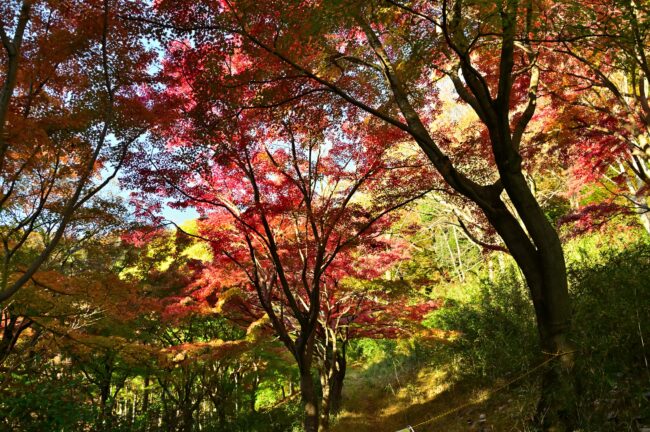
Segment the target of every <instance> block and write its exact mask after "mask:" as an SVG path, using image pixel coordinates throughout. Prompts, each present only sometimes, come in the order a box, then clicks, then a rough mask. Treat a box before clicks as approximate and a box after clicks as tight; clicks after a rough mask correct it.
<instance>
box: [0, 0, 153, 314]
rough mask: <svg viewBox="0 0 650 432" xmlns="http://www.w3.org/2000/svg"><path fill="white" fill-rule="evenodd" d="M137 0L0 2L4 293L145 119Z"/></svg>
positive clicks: (89, 196)
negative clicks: (130, 19)
mask: <svg viewBox="0 0 650 432" xmlns="http://www.w3.org/2000/svg"><path fill="white" fill-rule="evenodd" d="M136 10H137V6H136V5H135V4H134V3H129V2H121V1H113V0H103V1H99V0H98V1H73V2H53V1H38V0H24V1H9V2H3V4H2V5H1V6H0V40H1V42H2V47H3V49H2V50H0V62H1V63H2V64H3V67H2V70H1V72H0V83H1V85H2V87H1V88H0V176H1V178H0V187H1V189H0V239H1V240H2V263H1V264H0V301H6V300H7V299H9V298H10V297H11V296H13V295H14V294H15V293H16V292H17V291H18V290H19V289H20V288H21V287H23V286H24V285H25V284H26V283H27V282H28V281H29V280H30V279H31V278H32V276H34V274H35V273H36V272H37V271H38V270H39V269H40V268H41V267H42V266H43V265H46V264H47V263H48V260H49V259H50V257H51V255H52V253H54V252H55V250H56V248H57V245H58V244H59V243H60V241H61V240H62V239H63V238H64V237H66V236H69V235H74V233H73V232H71V231H70V230H69V229H68V228H69V227H70V226H71V225H73V224H74V222H75V221H76V220H79V219H83V218H84V217H85V216H84V215H83V214H82V213H84V212H86V211H87V209H89V208H91V207H92V208H100V207H101V206H102V200H101V199H98V193H99V192H100V191H101V190H102V189H104V188H105V187H106V186H107V185H108V183H109V182H110V181H111V180H112V179H113V178H114V177H115V175H116V173H117V171H118V170H119V169H120V167H121V165H122V164H123V161H124V158H125V156H126V154H127V149H128V148H129V147H130V146H131V144H133V143H134V142H135V141H136V140H137V139H138V138H139V137H140V136H142V134H143V133H144V132H145V131H146V129H147V127H148V124H149V123H150V122H151V117H150V115H149V111H150V106H149V105H147V103H146V101H145V99H144V97H143V96H144V95H143V93H142V90H141V88H140V86H141V85H142V84H144V83H145V82H149V81H150V78H149V75H148V72H147V67H148V65H149V64H150V62H151V60H152V54H151V53H150V52H148V51H147V50H146V49H145V48H144V46H143V35H142V33H141V31H140V29H139V28H138V27H137V26H133V25H129V23H125V22H124V21H121V20H119V19H118V18H117V17H118V15H121V14H124V13H128V12H135V11H136Z"/></svg>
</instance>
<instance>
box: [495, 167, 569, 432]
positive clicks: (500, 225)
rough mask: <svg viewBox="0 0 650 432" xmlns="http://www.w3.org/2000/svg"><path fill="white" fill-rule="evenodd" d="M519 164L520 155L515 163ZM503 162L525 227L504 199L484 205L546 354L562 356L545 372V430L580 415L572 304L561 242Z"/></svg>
mask: <svg viewBox="0 0 650 432" xmlns="http://www.w3.org/2000/svg"><path fill="white" fill-rule="evenodd" d="M518 164H520V159H519V162H518V163H517V164H515V165H518ZM499 168H500V174H501V178H502V180H503V184H504V186H505V190H506V191H507V193H508V195H509V197H510V199H511V200H512V202H513V204H514V206H515V208H516V209H517V213H518V215H519V216H520V217H521V219H522V221H523V224H524V226H525V227H526V231H524V230H523V229H522V228H521V225H520V224H519V222H518V221H517V220H516V219H515V218H514V216H513V215H512V214H511V213H510V212H509V211H507V208H506V207H505V204H504V203H503V202H502V201H501V200H500V199H497V200H496V201H494V202H493V205H492V207H491V208H484V211H485V213H486V215H487V217H488V219H489V220H490V222H491V223H492V224H493V226H494V227H495V229H496V230H497V232H498V233H499V235H500V236H501V237H502V238H503V240H504V242H505V243H506V246H507V247H508V250H510V252H511V254H512V256H513V258H514V259H515V261H516V262H517V264H518V265H519V267H520V268H521V270H522V273H523V274H524V277H525V279H526V282H527V285H528V289H529V291H530V295H531V298H532V301H533V305H534V308H535V316H536V320H537V329H538V332H539V337H540V345H541V348H542V351H543V353H545V354H544V355H546V356H555V355H557V356H559V357H558V360H555V361H553V362H552V363H551V364H550V366H549V367H548V368H547V372H546V373H545V376H544V379H543V388H542V396H541V398H540V403H539V406H538V412H537V414H538V418H539V419H540V420H543V426H544V428H545V429H546V430H552V431H563V430H568V429H571V426H572V425H573V424H574V423H575V421H576V417H575V413H574V412H573V409H572V407H574V406H575V403H574V398H575V391H574V388H573V377H572V373H571V372H572V369H573V363H574V358H573V355H572V353H573V351H574V347H573V346H572V345H571V343H570V342H569V339H568V333H569V330H570V321H571V307H570V298H569V293H568V283H567V273H566V266H565V262H564V252H563V250H562V244H561V242H560V239H559V236H558V234H557V232H556V231H555V229H554V228H553V226H552V225H551V223H550V222H549V221H548V219H547V218H546V216H545V215H544V212H543V211H542V209H541V207H540V206H539V204H538V202H537V200H536V199H535V197H534V196H533V194H532V192H531V191H530V189H529V188H528V186H527V184H526V181H525V178H524V176H523V174H522V173H521V170H520V169H518V170H517V169H514V170H513V169H512V165H511V164H510V163H503V164H500V167H499Z"/></svg>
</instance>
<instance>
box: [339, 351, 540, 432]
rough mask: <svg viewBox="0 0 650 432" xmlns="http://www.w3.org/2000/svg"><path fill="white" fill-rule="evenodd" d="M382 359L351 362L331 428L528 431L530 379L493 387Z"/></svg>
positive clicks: (347, 431)
mask: <svg viewBox="0 0 650 432" xmlns="http://www.w3.org/2000/svg"><path fill="white" fill-rule="evenodd" d="M385 363H386V362H383V363H381V364H374V365H370V366H366V367H362V366H361V365H351V366H352V367H350V368H349V372H348V374H347V377H346V386H347V387H346V388H345V390H344V395H343V409H342V411H341V413H340V415H339V416H338V417H337V419H336V422H335V424H334V426H333V428H332V429H333V432H396V431H400V430H403V429H408V426H411V427H412V428H413V430H414V431H415V432H433V431H445V432H456V431H458V432H460V431H525V430H527V429H526V426H525V424H526V421H527V419H529V417H530V413H532V412H534V404H535V400H536V399H537V394H536V391H535V388H536V386H535V385H534V383H531V379H527V380H522V381H521V382H518V383H516V384H513V385H512V386H508V387H507V388H503V389H502V388H501V387H502V385H503V384H504V383H505V382H507V380H504V382H503V383H495V384H494V385H493V386H491V387H487V386H485V385H479V383H472V382H458V383H453V384H450V381H449V379H448V376H447V373H445V372H444V371H441V370H436V369H432V368H430V367H425V368H418V367H410V368H409V367H402V368H399V367H393V368H391V367H390V365H386V364H385ZM393 366H394V365H393ZM391 369H392V370H391Z"/></svg>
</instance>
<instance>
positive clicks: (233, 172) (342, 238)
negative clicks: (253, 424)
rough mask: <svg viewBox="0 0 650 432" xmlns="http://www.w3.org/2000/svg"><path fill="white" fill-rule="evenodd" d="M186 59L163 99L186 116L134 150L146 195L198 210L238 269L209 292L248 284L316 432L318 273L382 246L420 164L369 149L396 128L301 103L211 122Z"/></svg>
mask: <svg viewBox="0 0 650 432" xmlns="http://www.w3.org/2000/svg"><path fill="white" fill-rule="evenodd" d="M178 50H179V54H182V51H183V50H184V48H183V47H179V48H178ZM173 55H174V54H173V53H172V56H173ZM187 66H189V65H183V64H178V63H172V62H171V61H170V62H169V64H168V70H167V71H166V73H167V74H168V75H169V76H170V77H171V78H172V79H173V81H171V83H173V85H174V86H173V87H172V86H170V87H169V88H168V89H167V94H166V95H165V96H166V97H167V98H169V99H170V100H171V101H174V100H175V103H176V104H177V105H176V106H177V107H178V108H177V110H178V114H177V115H178V117H179V121H177V122H174V123H171V126H170V127H168V128H166V129H162V128H161V129H160V130H159V131H158V132H159V133H160V137H161V142H160V145H159V146H156V147H154V149H153V150H150V151H149V154H150V155H152V156H149V155H147V154H145V153H143V152H141V153H140V156H139V157H138V156H137V155H134V164H135V168H136V169H137V172H138V182H139V186H140V188H141V190H142V192H143V195H142V196H143V197H144V198H145V200H146V196H147V195H146V194H148V193H151V192H154V191H155V193H157V194H161V193H162V194H165V195H167V196H168V197H170V198H173V199H174V200H175V203H176V204H175V205H177V206H192V207H194V208H196V209H197V210H198V211H199V212H200V214H201V215H202V216H201V219H200V221H201V222H200V225H199V226H200V230H199V237H200V238H201V239H204V240H205V241H208V242H209V243H210V245H211V249H212V253H213V255H214V262H215V267H216V268H227V269H229V271H230V272H232V275H231V276H227V275H223V274H222V275H221V277H220V278H212V279H211V280H208V282H207V283H208V285H207V286H206V287H204V288H203V289H204V290H207V293H206V296H207V295H209V294H210V290H214V289H216V288H215V287H219V286H222V287H223V286H228V287H231V286H234V285H237V284H239V285H242V286H243V287H249V288H250V289H251V290H252V292H253V293H254V295H255V298H256V299H257V304H258V305H259V307H260V309H261V310H262V311H263V312H264V313H265V314H266V315H267V316H268V318H269V320H270V322H271V325H272V327H273V329H274V331H275V333H276V334H277V336H278V337H279V339H280V340H281V341H282V343H283V344H284V345H285V346H286V348H287V349H288V350H289V351H290V352H291V354H292V355H293V357H294V359H295V361H296V363H297V366H298V368H299V371H300V382H301V397H302V399H303V402H304V407H305V428H306V430H308V431H315V430H316V429H317V428H318V424H319V420H318V405H317V395H316V386H315V383H314V382H313V377H312V374H311V369H312V365H313V354H314V343H315V336H316V334H315V329H316V328H317V326H318V321H319V318H320V313H321V310H322V304H321V297H322V292H323V280H324V279H323V278H324V277H325V275H326V274H327V272H328V269H329V268H330V267H331V266H332V265H333V263H334V262H335V261H336V260H337V259H338V258H339V257H340V256H341V252H342V251H345V250H347V249H350V248H353V249H355V250H358V251H359V252H361V251H362V250H363V249H362V248H364V247H365V248H376V249H382V248H385V247H386V243H385V241H383V240H382V239H381V237H378V235H379V233H380V232H381V230H382V227H385V226H386V224H388V223H389V222H390V219H389V218H387V217H386V216H387V215H388V214H389V213H390V212H391V211H393V210H396V209H397V208H399V207H401V206H403V205H405V204H407V203H408V202H410V201H412V200H414V199H416V198H418V197H419V196H422V195H423V194H424V193H425V192H426V191H427V190H428V186H427V183H426V182H422V181H418V178H417V177H416V176H415V175H414V173H416V172H417V171H418V170H419V168H420V166H421V162H420V161H419V160H418V158H417V157H416V156H415V155H413V153H412V152H411V157H410V158H409V159H404V158H390V157H388V151H389V147H388V146H386V145H373V144H376V143H378V142H379V141H389V142H397V141H399V140H400V139H401V137H402V135H401V134H400V133H399V131H391V130H387V129H386V128H384V127H373V126H370V125H369V126H368V128H366V135H365V136H363V137H361V136H359V135H358V134H353V133H351V131H350V130H349V129H348V128H347V127H346V125H345V124H342V123H338V122H336V117H337V116H338V114H337V113H336V112H331V113H329V114H326V113H323V112H322V111H321V110H320V109H314V110H311V111H310V110H309V109H308V107H305V110H301V111H300V112H296V113H295V114H292V113H291V112H290V111H286V110H280V111H276V110H260V111H258V112H249V113H242V114H240V115H238V116H236V117H233V119H232V120H231V121H225V122H223V121H221V120H220V119H217V120H215V119H214V118H211V115H210V112H214V111H217V110H218V109H219V108H218V106H213V104H214V103H215V101H214V99H212V95H211V94H209V93H204V92H201V91H194V89H196V88H197V87H198V86H203V85H204V82H203V81H202V79H203V76H202V75H198V76H193V75H189V74H186V73H185V70H186V69H185V68H186V67H187ZM192 66H196V67H199V68H201V67H202V66H201V63H199V64H192ZM210 106H213V108H207V107H210ZM152 144H155V143H152ZM360 147H361V148H363V151H360ZM414 167H417V168H414ZM407 181H410V183H407ZM157 205H159V204H157V203H155V204H154V207H153V210H155V209H156V206H157ZM235 275H237V276H235ZM235 277H238V278H240V279H239V280H238V281H237V282H235V281H232V280H230V279H232V278H235ZM222 295H223V294H219V293H218V292H217V297H221V296H222Z"/></svg>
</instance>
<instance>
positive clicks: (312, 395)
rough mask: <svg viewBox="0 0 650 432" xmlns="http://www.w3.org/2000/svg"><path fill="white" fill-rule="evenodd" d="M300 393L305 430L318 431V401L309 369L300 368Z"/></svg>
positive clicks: (306, 431) (309, 431)
mask: <svg viewBox="0 0 650 432" xmlns="http://www.w3.org/2000/svg"><path fill="white" fill-rule="evenodd" d="M300 393H301V399H302V406H303V412H304V423H303V424H304V427H305V432H318V401H317V397H316V389H315V388H314V378H313V377H312V375H311V369H303V368H301V370H300Z"/></svg>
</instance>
